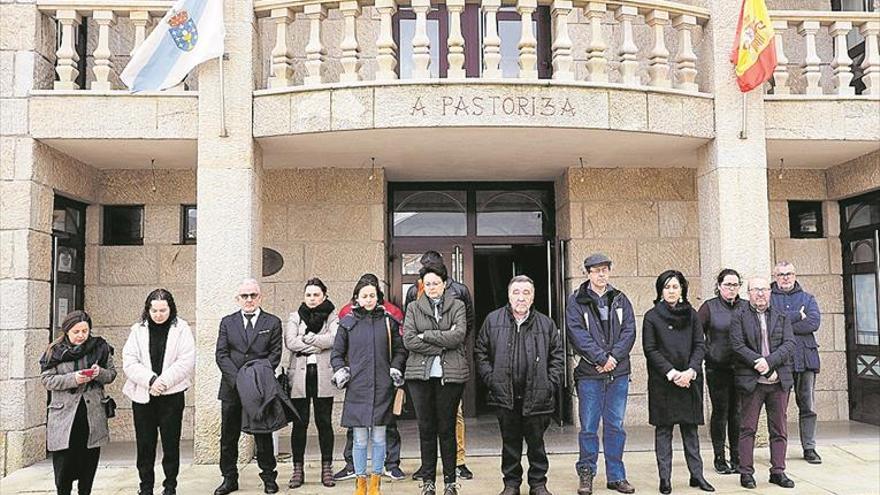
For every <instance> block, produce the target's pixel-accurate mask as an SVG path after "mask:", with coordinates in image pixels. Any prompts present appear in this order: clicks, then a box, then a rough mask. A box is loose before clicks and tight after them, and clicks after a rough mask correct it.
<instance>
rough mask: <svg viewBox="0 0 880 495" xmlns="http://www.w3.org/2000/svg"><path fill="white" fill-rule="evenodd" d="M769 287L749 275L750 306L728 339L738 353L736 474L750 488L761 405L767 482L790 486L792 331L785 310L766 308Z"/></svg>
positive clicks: (759, 279) (737, 317)
mask: <svg viewBox="0 0 880 495" xmlns="http://www.w3.org/2000/svg"><path fill="white" fill-rule="evenodd" d="M770 290H771V289H770V284H769V283H768V282H767V279H764V278H757V277H756V278H752V279H750V280H749V305H748V306H744V307H743V308H742V309H741V310H740V311H739V312H738V314H737V315H736V316H735V317H734V318H733V321H732V322H731V325H730V343H731V346H732V347H733V352H734V353H735V354H736V357H737V362H736V386H737V388H738V389H739V390H740V393H741V394H742V395H741V398H742V400H741V407H742V421H741V424H740V434H739V472H740V484H741V485H742V486H743V487H745V488H755V477H754V473H755V467H754V449H755V431H756V430H757V428H758V416H759V415H760V414H761V407H762V406H763V407H766V408H767V428H768V429H769V430H770V465H771V467H770V483H773V484H776V485H779V486H781V487H783V488H794V481H792V480H791V479H789V478H788V477H787V476H786V475H785V452H786V450H787V448H788V432H787V430H786V429H787V426H786V421H787V414H786V410H787V408H788V399H789V395H790V393H791V387H792V385H794V379H793V378H792V374H791V355H792V353H793V352H794V348H795V343H794V334H793V333H792V330H791V321H789V319H788V318H787V316H786V314H785V312H783V311H781V310H780V309H779V308H775V307H771V306H770Z"/></svg>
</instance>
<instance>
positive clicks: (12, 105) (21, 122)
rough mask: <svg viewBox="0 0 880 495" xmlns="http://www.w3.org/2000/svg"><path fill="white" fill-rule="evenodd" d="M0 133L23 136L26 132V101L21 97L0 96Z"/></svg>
mask: <svg viewBox="0 0 880 495" xmlns="http://www.w3.org/2000/svg"><path fill="white" fill-rule="evenodd" d="M0 133H2V134H5V135H7V136H23V135H25V134H27V133H28V101H27V100H26V99H23V98H0Z"/></svg>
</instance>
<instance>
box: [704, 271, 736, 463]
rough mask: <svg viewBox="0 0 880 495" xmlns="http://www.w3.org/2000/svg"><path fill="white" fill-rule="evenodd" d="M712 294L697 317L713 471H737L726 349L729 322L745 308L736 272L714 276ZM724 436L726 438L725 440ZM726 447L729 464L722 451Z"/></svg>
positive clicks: (729, 359)
mask: <svg viewBox="0 0 880 495" xmlns="http://www.w3.org/2000/svg"><path fill="white" fill-rule="evenodd" d="M716 282H717V285H716V286H715V295H716V296H717V297H713V298H712V299H709V300H707V301H706V302H704V303H703V305H702V306H700V311H698V312H697V314H698V315H699V317H700V324H701V325H702V326H703V333H704V334H705V335H706V388H708V389H709V400H710V401H711V402H712V415H711V416H710V417H709V431H710V433H711V434H712V450H714V452H715V463H714V464H715V472H717V473H718V474H734V473H738V472H739V451H738V450H737V448H736V443H735V442H737V441H738V440H739V409H740V405H739V392H737V390H736V383H735V380H734V378H735V373H734V369H733V368H734V366H733V365H734V360H735V359H734V353H733V350H732V349H731V346H730V323H731V321H733V318H734V317H735V316H736V314H737V312H738V311H739V310H740V309H742V308H744V307H747V306H748V305H749V303H748V302H747V301H744V300H742V299H740V297H739V289H740V287H741V286H742V279H741V277H740V275H739V273H737V271H736V270H733V269H731V268H725V269H724V270H721V272H720V273H719V274H718V279H717V280H716ZM725 437H726V438H725ZM725 440H726V441H727V442H728V445H729V446H730V464H728V463H727V458H726V455H725V452H724V443H725Z"/></svg>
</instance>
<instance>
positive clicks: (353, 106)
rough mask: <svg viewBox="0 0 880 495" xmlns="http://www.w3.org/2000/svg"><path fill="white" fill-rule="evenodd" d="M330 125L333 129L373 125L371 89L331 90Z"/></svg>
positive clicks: (363, 127)
mask: <svg viewBox="0 0 880 495" xmlns="http://www.w3.org/2000/svg"><path fill="white" fill-rule="evenodd" d="M330 105H331V108H332V109H333V113H332V115H331V116H330V117H331V121H330V127H331V129H332V130H334V131H339V130H349V129H369V128H371V127H373V105H374V103H373V89H372V88H359V89H339V90H335V91H333V92H331V96H330Z"/></svg>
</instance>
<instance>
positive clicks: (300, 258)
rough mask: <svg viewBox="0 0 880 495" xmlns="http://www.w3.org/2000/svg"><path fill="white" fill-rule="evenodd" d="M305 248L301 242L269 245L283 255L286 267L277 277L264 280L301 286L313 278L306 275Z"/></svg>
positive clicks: (273, 276)
mask: <svg viewBox="0 0 880 495" xmlns="http://www.w3.org/2000/svg"><path fill="white" fill-rule="evenodd" d="M303 246H304V244H303V243H300V242H295V243H283V244H267V247H270V248H272V249H274V250H276V251H278V252H279V253H281V256H282V257H283V258H284V266H283V267H282V268H281V271H279V272H278V273H276V274H275V275H272V276H269V277H265V279H264V280H265V281H266V282H295V283H297V284H300V283H302V282H305V279H306V278H309V277H311V276H312V275H311V274H307V273H305V272H304V269H303V263H304V259H305V258H304V256H305V255H304V254H303V249H304V248H303ZM318 276H320V275H318ZM322 280H323V277H322ZM300 288H302V287H300Z"/></svg>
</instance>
